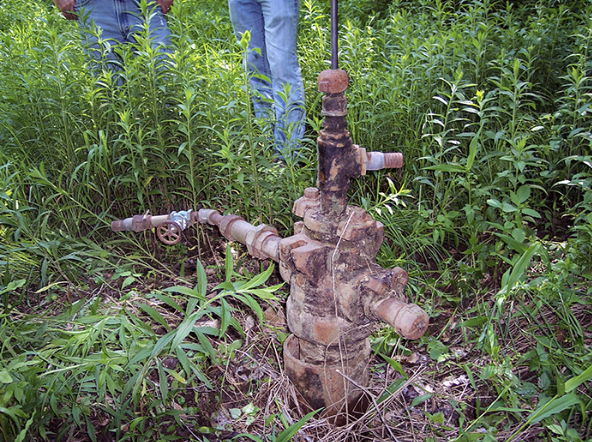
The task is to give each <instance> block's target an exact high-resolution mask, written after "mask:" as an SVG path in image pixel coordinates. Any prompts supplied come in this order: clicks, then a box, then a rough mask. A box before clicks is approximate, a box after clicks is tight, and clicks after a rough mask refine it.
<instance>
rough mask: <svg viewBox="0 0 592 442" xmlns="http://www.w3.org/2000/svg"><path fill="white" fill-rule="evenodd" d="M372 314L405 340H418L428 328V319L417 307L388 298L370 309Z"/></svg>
mask: <svg viewBox="0 0 592 442" xmlns="http://www.w3.org/2000/svg"><path fill="white" fill-rule="evenodd" d="M372 311H373V313H374V314H375V315H376V316H377V317H379V318H380V319H382V320H383V321H384V322H386V323H387V324H389V325H391V326H392V327H393V328H394V329H395V331H396V332H397V333H398V334H400V335H401V336H403V337H405V338H407V339H419V338H421V337H422V336H423V334H424V333H425V332H426V330H427V328H428V322H429V317H428V315H427V313H426V312H424V311H423V310H422V309H421V308H420V307H419V306H418V305H415V304H407V303H405V302H403V301H401V300H400V299H397V298H388V299H385V300H384V301H381V302H379V303H377V304H375V305H374V306H373V307H372Z"/></svg>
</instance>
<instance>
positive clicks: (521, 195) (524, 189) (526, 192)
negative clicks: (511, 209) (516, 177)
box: [516, 185, 530, 204]
mask: <svg viewBox="0 0 592 442" xmlns="http://www.w3.org/2000/svg"><path fill="white" fill-rule="evenodd" d="M516 197H517V198H518V203H517V204H522V203H523V202H525V201H526V200H527V199H528V198H530V186H526V185H524V186H520V188H519V189H518V191H517V192H516Z"/></svg>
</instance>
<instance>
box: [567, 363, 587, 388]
mask: <svg viewBox="0 0 592 442" xmlns="http://www.w3.org/2000/svg"><path fill="white" fill-rule="evenodd" d="M591 379H592V365H590V366H589V367H588V368H587V369H586V370H585V371H584V372H582V373H580V374H579V375H577V376H576V377H574V378H571V379H568V380H567V381H566V382H565V392H566V393H569V392H570V391H572V390H575V389H576V388H578V387H579V386H580V385H581V384H582V383H584V382H588V381H589V380H591Z"/></svg>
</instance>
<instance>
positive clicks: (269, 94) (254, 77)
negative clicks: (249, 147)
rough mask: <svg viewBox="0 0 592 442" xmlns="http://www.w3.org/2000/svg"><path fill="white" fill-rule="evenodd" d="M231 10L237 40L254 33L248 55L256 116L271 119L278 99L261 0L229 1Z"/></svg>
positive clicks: (248, 69)
mask: <svg viewBox="0 0 592 442" xmlns="http://www.w3.org/2000/svg"><path fill="white" fill-rule="evenodd" d="M228 9H229V11H230V20H231V21H232V27H233V29H234V33H235V35H236V38H237V40H238V41H239V42H240V41H241V38H242V36H243V34H244V33H245V32H247V31H249V33H250V40H249V46H248V48H247V52H246V54H245V68H246V69H247V72H248V73H249V83H250V85H251V87H252V88H253V89H254V94H253V108H254V111H255V116H256V117H257V118H270V119H271V117H272V115H273V114H272V112H273V101H274V100H273V90H272V88H271V71H270V69H269V62H268V61H267V50H266V45H265V23H264V21H263V12H262V11H261V5H260V4H259V2H258V1H257V0H228Z"/></svg>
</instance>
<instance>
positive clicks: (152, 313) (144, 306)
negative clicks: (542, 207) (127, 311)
mask: <svg viewBox="0 0 592 442" xmlns="http://www.w3.org/2000/svg"><path fill="white" fill-rule="evenodd" d="M136 305H137V306H138V307H140V309H141V310H144V311H145V312H146V313H148V315H149V316H150V317H151V318H152V319H153V320H154V321H156V322H158V323H159V324H160V325H162V326H164V327H165V328H166V329H167V331H170V330H171V328H170V327H169V325H168V324H167V322H166V321H165V319H164V318H163V317H162V315H161V314H160V313H158V311H157V310H156V309H154V308H152V307H150V306H149V305H147V304H144V303H143V302H136Z"/></svg>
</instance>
